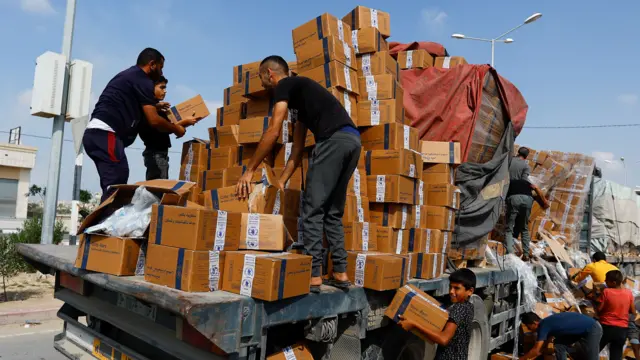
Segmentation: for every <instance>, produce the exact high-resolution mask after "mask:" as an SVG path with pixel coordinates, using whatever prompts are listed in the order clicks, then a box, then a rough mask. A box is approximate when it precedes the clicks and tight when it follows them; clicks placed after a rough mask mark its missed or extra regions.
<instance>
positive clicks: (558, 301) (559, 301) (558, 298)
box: [544, 293, 571, 313]
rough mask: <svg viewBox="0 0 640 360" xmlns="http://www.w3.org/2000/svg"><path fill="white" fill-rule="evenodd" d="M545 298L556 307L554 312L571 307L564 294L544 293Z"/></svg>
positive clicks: (550, 304)
mask: <svg viewBox="0 0 640 360" xmlns="http://www.w3.org/2000/svg"><path fill="white" fill-rule="evenodd" d="M544 298H545V300H546V301H547V304H548V305H549V306H551V307H552V308H553V309H554V312H557V313H558V312H564V311H567V310H568V309H569V308H570V307H571V306H570V305H569V303H568V302H567V300H565V299H564V298H563V297H562V295H558V294H553V293H544Z"/></svg>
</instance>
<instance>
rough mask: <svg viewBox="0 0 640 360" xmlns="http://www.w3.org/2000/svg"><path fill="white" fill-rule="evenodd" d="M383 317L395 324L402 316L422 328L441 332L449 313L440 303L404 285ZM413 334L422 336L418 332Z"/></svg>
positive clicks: (411, 286) (410, 286)
mask: <svg viewBox="0 0 640 360" xmlns="http://www.w3.org/2000/svg"><path fill="white" fill-rule="evenodd" d="M384 315H385V316H386V317H388V318H389V319H391V320H392V321H394V322H396V323H397V322H399V321H400V316H403V317H405V318H407V319H410V320H412V321H414V322H416V323H417V324H419V325H420V326H422V327H424V328H427V329H431V330H433V331H438V332H439V331H442V329H444V326H445V325H446V324H447V321H449V313H448V312H447V311H446V310H444V309H443V308H442V307H441V305H440V303H439V302H438V301H437V300H436V299H434V298H432V297H431V296H429V295H427V294H426V293H425V292H423V291H422V290H420V289H418V288H417V287H415V286H413V285H405V286H403V287H402V288H400V289H398V291H397V292H396V295H395V296H394V297H393V300H392V301H391V304H389V307H388V308H387V310H386V311H385V313H384ZM414 334H416V335H418V336H424V335H421V334H420V333H419V332H414ZM423 339H424V337H423ZM424 340H426V339H424Z"/></svg>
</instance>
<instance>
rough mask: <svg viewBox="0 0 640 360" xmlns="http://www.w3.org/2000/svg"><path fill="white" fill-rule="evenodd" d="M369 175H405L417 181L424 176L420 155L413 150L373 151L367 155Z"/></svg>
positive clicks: (366, 165)
mask: <svg viewBox="0 0 640 360" xmlns="http://www.w3.org/2000/svg"><path fill="white" fill-rule="evenodd" d="M365 168H366V171H367V175H403V176H406V177H410V178H413V179H417V178H419V177H420V174H422V160H421V158H420V154H419V153H418V152H415V151H411V150H404V149H403V150H371V151H367V153H366V155H365Z"/></svg>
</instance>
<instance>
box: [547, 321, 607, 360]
mask: <svg viewBox="0 0 640 360" xmlns="http://www.w3.org/2000/svg"><path fill="white" fill-rule="evenodd" d="M601 338H602V326H600V323H599V322H597V321H596V323H595V324H593V327H592V328H591V330H589V332H587V333H586V334H585V335H584V336H583V337H581V338H580V339H577V340H578V341H577V342H579V343H580V349H581V350H582V352H581V353H579V354H572V358H574V359H584V360H598V359H600V339H601ZM574 343H576V338H575V336H569V337H562V336H558V337H556V339H555V340H554V344H553V347H554V349H555V353H556V359H557V360H567V354H568V353H569V352H570V351H571V349H572V348H573V344H574Z"/></svg>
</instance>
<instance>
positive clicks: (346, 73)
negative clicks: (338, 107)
mask: <svg viewBox="0 0 640 360" xmlns="http://www.w3.org/2000/svg"><path fill="white" fill-rule="evenodd" d="M344 82H345V84H346V87H347V90H349V91H353V89H352V88H351V76H350V74H349V67H347V66H345V67H344Z"/></svg>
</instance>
